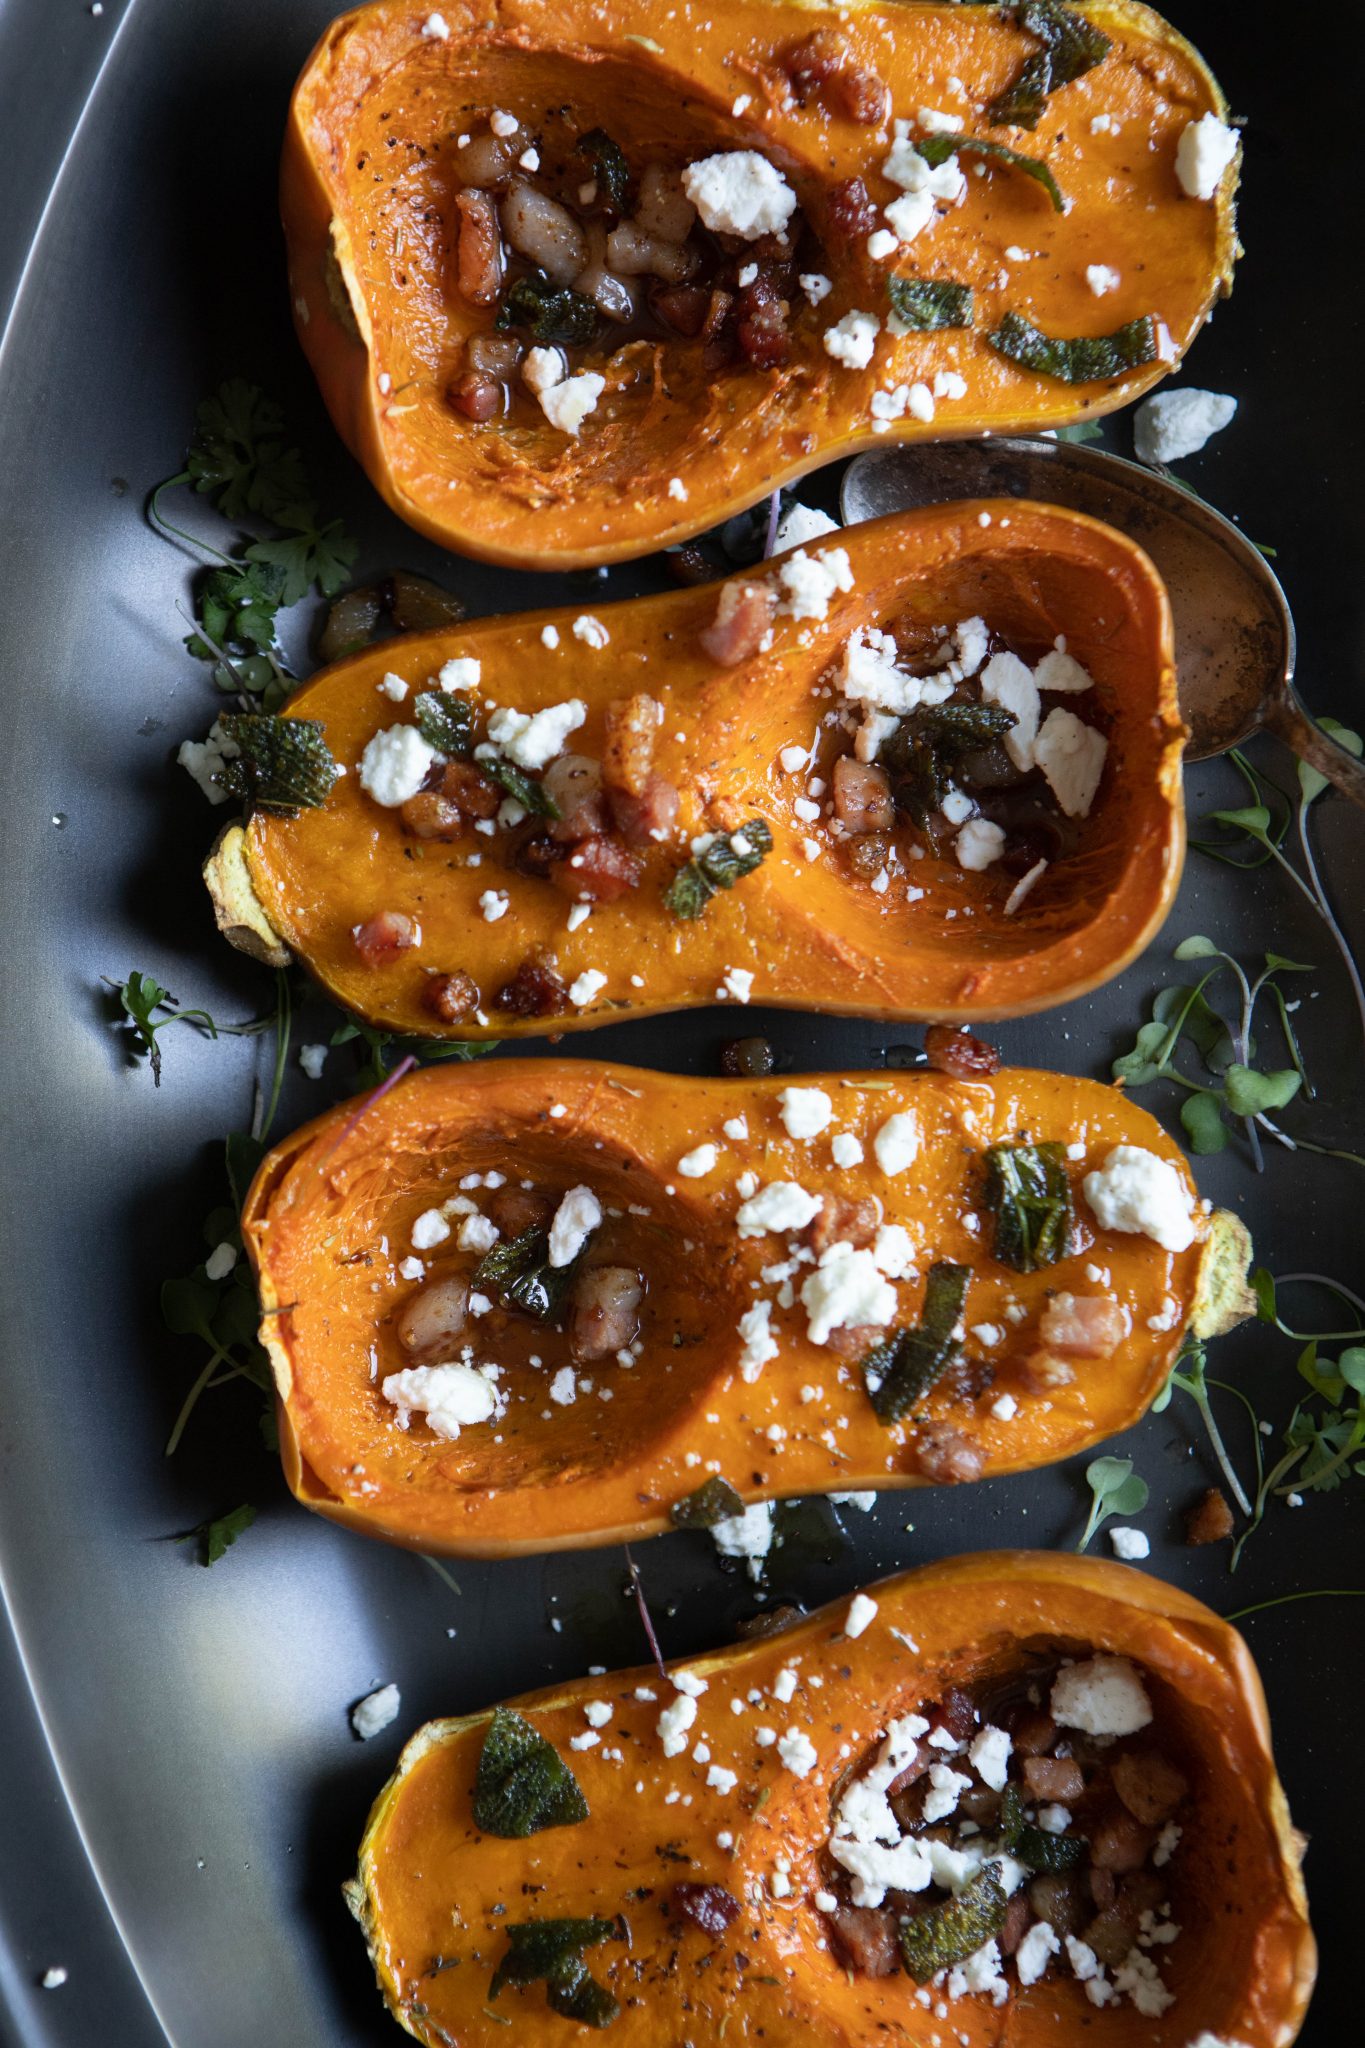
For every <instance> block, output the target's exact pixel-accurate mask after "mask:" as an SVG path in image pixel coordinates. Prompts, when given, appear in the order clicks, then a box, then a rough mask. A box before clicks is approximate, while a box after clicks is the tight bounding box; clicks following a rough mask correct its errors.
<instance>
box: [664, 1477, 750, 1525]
mask: <svg viewBox="0 0 1365 2048" xmlns="http://www.w3.org/2000/svg"><path fill="white" fill-rule="evenodd" d="M743 1513H744V1502H743V1501H742V1500H741V1499H740V1497H739V1495H738V1494H737V1493H736V1492H735V1489H734V1487H733V1486H731V1484H730V1482H729V1480H728V1479H722V1478H721V1476H720V1474H719V1472H716V1473H713V1474H712V1476H711V1477H710V1478H709V1479H708V1480H706V1482H705V1483H704V1484H703V1485H701V1486H699V1487H697V1489H696V1490H695V1492H693V1493H689V1494H686V1495H685V1496H684V1497H683V1499H682V1500H675V1501H674V1503H673V1505H672V1507H671V1508H670V1509H669V1511H668V1519H669V1521H670V1522H671V1523H672V1524H673V1527H674V1528H675V1529H714V1528H715V1526H716V1523H717V1522H728V1521H731V1520H732V1519H733V1518H734V1516H736V1515H742V1514H743Z"/></svg>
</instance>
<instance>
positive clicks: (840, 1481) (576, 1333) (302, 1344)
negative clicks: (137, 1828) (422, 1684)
mask: <svg viewBox="0 0 1365 2048" xmlns="http://www.w3.org/2000/svg"><path fill="white" fill-rule="evenodd" d="M243 1236H244V1239H245V1242H246V1246H247V1249H248V1252H249V1254H250V1256H251V1259H252V1261H253V1264H254V1266H255V1270H256V1274H257V1278H258V1281H259V1286H260V1297H261V1306H262V1310H263V1320H262V1325H261V1335H262V1341H263V1342H264V1343H265V1345H266V1347H267V1349H268V1351H269V1354H270V1358H271V1362H272V1365H273V1368H274V1372H275V1380H276V1386H277V1389H278V1394H279V1424H280V1442H281V1447H282V1452H283V1458H284V1466H285V1473H286V1477H287V1478H288V1481H289V1484H290V1486H291V1488H292V1489H293V1491H294V1493H295V1494H296V1496H297V1497H298V1498H299V1499H300V1500H301V1501H303V1502H304V1503H305V1504H306V1505H307V1506H309V1507H312V1508H316V1509H317V1510H318V1511H319V1512H320V1513H322V1514H325V1515H329V1516H331V1517H332V1518H333V1519H335V1520H337V1521H340V1522H344V1523H347V1524H349V1525H350V1526H351V1527H353V1528H356V1529H360V1530H362V1531H365V1532H367V1533H369V1534H371V1535H376V1536H382V1537H385V1538H387V1539H389V1540H390V1541H394V1542H399V1543H407V1544H411V1545H413V1546H415V1547H416V1548H418V1549H422V1550H429V1551H443V1552H449V1553H466V1554H473V1555H484V1556H500V1555H504V1554H509V1553H513V1552H522V1551H542V1550H552V1549H557V1548H567V1547H574V1546H581V1545H590V1544H601V1543H609V1542H615V1541H619V1540H620V1539H621V1538H623V1537H627V1536H638V1535H644V1534H647V1533H652V1532H656V1531H660V1530H663V1529H666V1528H667V1527H668V1526H669V1523H670V1519H677V1518H678V1516H679V1515H681V1516H683V1518H684V1519H687V1518H697V1519H709V1520H717V1519H719V1520H727V1519H729V1518H730V1516H731V1515H733V1514H736V1513H738V1511H739V1509H740V1507H741V1505H742V1504H744V1503H752V1502H759V1501H763V1500H768V1499H772V1498H776V1497H778V1496H781V1495H787V1494H800V1493H811V1492H823V1491H827V1490H829V1489H839V1490H843V1489H847V1488H856V1487H893V1486H921V1485H925V1484H927V1483H933V1482H945V1481H955V1480H964V1479H973V1478H976V1477H978V1476H979V1475H982V1474H991V1473H997V1472H1018V1471H1022V1470H1025V1469H1027V1468H1029V1467H1032V1466H1037V1465H1044V1464H1048V1463H1049V1462H1051V1461H1052V1460H1054V1459H1057V1458H1062V1457H1066V1456H1069V1455H1070V1454H1072V1453H1073V1452H1076V1451H1083V1450H1086V1449H1088V1448H1090V1447H1091V1446H1093V1445H1095V1444H1097V1443H1099V1442H1101V1441H1102V1440H1103V1439H1104V1438H1105V1437H1108V1436H1111V1435H1113V1434H1114V1433H1115V1432H1116V1431H1117V1430H1120V1429H1125V1428H1127V1426H1128V1425H1129V1424H1130V1423H1132V1422H1134V1421H1136V1419H1137V1418H1138V1417H1139V1416H1140V1415H1141V1414H1142V1413H1143V1411H1144V1409H1145V1408H1146V1407H1147V1405H1148V1403H1149V1402H1150V1401H1151V1400H1152V1399H1153V1398H1154V1396H1155V1395H1156V1394H1157V1393H1158V1391H1159V1390H1160V1388H1161V1387H1162V1386H1163V1385H1164V1383H1165V1380H1166V1376H1167V1374H1168V1372H1169V1369H1170V1366H1171V1363H1172V1360H1173V1359H1174V1357H1175V1355H1176V1352H1177V1350H1178V1348H1179V1346H1180V1343H1181V1339H1182V1336H1183V1335H1184V1333H1185V1331H1186V1330H1187V1329H1189V1330H1193V1331H1194V1332H1195V1333H1196V1334H1206V1335H1211V1334H1215V1333H1217V1332H1218V1331H1220V1330H1222V1329H1225V1328H1228V1327H1230V1326H1231V1325H1232V1324H1233V1323H1235V1322H1237V1321H1239V1320H1241V1319H1242V1317H1243V1316H1244V1315H1245V1314H1246V1313H1248V1312H1249V1310H1250V1308H1251V1306H1252V1304H1251V1301H1250V1297H1249V1295H1248V1293H1247V1289H1246V1286H1245V1280H1244V1275H1245V1271H1246V1265H1247V1258H1248V1252H1249V1245H1248V1242H1247V1238H1246V1233H1245V1231H1244V1230H1243V1228H1242V1226H1241V1225H1240V1224H1239V1223H1238V1222H1237V1220H1236V1219H1235V1218H1234V1217H1232V1216H1229V1215H1227V1214H1225V1213H1223V1212H1215V1213H1213V1214H1212V1215H1210V1214H1207V1213H1206V1212H1205V1209H1204V1207H1203V1206H1202V1205H1201V1204H1200V1203H1199V1202H1198V1199H1197V1196H1196V1193H1195V1189H1194V1186H1193V1183H1192V1181H1191V1179H1190V1176H1189V1171H1188V1169H1187V1167H1186V1165H1185V1162H1184V1160H1183V1159H1182V1157H1181V1155H1180V1153H1179V1151H1178V1149H1177V1148H1176V1146H1175V1145H1173V1144H1172V1142H1171V1140H1170V1139H1169V1138H1168V1137H1167V1136H1166V1135H1165V1133H1164V1132H1163V1131H1162V1130H1161V1128H1160V1126H1159V1125H1158V1124H1157V1123H1156V1122H1155V1121H1154V1120H1153V1118H1152V1117H1150V1116H1148V1115H1147V1114H1146V1112H1145V1111H1143V1110H1141V1109H1139V1108H1138V1107H1137V1106H1136V1105H1135V1104H1134V1103H1132V1102H1130V1101H1128V1100H1127V1099H1126V1097H1125V1096H1124V1095H1123V1094H1122V1093H1121V1092H1120V1091H1119V1090H1117V1089H1114V1088H1110V1087H1106V1086H1102V1085H1101V1084H1099V1083H1098V1082H1092V1081H1079V1080H1072V1079H1068V1078H1066V1077H1064V1076H1061V1075H1057V1074H1046V1073H1032V1072H1027V1071H1019V1072H1010V1071H1002V1072H1000V1073H998V1074H996V1075H994V1076H993V1077H991V1078H987V1079H983V1080H980V1081H960V1080H952V1079H950V1078H948V1077H947V1076H946V1075H943V1074H938V1073H929V1072H925V1073H920V1074H897V1075H894V1076H893V1075H890V1074H875V1075H874V1074H854V1075H843V1076H838V1077H834V1076H821V1077H816V1078H815V1079H814V1080H813V1081H811V1082H809V1083H804V1082H802V1083H784V1082H782V1081H779V1080H777V1079H774V1078H769V1079H766V1080H753V1081H749V1080H715V1081H710V1080H696V1079H690V1078H680V1077H678V1076H676V1075H661V1074H654V1073H649V1072H646V1071H644V1070H642V1069H637V1068H632V1067H605V1066H600V1065H596V1064H594V1063H590V1062H587V1061H582V1060H573V1061H556V1060H521V1059H517V1060H505V1061H497V1062H495V1063H493V1064H490V1065H487V1066H476V1067H472V1068H471V1067H462V1068H459V1069H454V1068H451V1067H446V1066H438V1067H431V1068H427V1069H425V1070H423V1071H421V1072H419V1073H415V1074H412V1075H410V1076H409V1077H408V1078H406V1079H404V1080H402V1081H400V1082H399V1083H398V1084H397V1085H394V1086H392V1087H391V1088H390V1089H389V1090H388V1092H387V1093H384V1094H383V1095H382V1096H380V1097H379V1098H378V1099H376V1100H372V1101H369V1102H368V1103H361V1104H355V1103H352V1104H347V1105H342V1106H341V1107H339V1108H337V1109H334V1110H332V1111H331V1112H329V1113H328V1114H327V1115H326V1116H323V1117H320V1118H318V1119H317V1120H316V1121H315V1122H314V1123H312V1124H309V1125H306V1126H305V1127H304V1128H303V1129H302V1130H301V1131H299V1132H298V1133H297V1134H296V1135H295V1136H294V1137H292V1138H289V1139H287V1140H285V1141H284V1142H283V1143H282V1144H280V1145H278V1146H276V1148H275V1149H274V1151H273V1152H271V1153H270V1155H269V1156H268V1158H267V1159H266V1161H265V1162H264V1164H263V1165H262V1167H261V1170H260V1173H259V1175H258V1176H257V1179H256V1181H255V1184H254V1186H253V1187H252V1189H251V1192H250V1196H249V1198H248V1201H247V1204H246V1208H245V1212H244V1216H243ZM720 1482H724V1484H723V1486H721V1485H720ZM703 1488H705V1489H707V1491H706V1493H705V1494H704V1496H703V1498H702V1500H701V1501H699V1502H698V1501H696V1500H694V1499H693V1496H695V1495H696V1494H697V1493H698V1492H699V1490H700V1489H703ZM718 1497H719V1500H718ZM708 1503H710V1504H711V1506H712V1507H713V1508H714V1509H715V1510H716V1511H715V1512H713V1513H711V1514H710V1515H708V1514H707V1506H708ZM725 1503H728V1506H727V1505H725Z"/></svg>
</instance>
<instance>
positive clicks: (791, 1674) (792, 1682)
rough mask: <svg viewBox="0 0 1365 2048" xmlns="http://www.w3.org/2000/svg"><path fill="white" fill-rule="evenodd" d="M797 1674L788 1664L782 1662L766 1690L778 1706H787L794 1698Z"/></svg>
mask: <svg viewBox="0 0 1365 2048" xmlns="http://www.w3.org/2000/svg"><path fill="white" fill-rule="evenodd" d="M797 1683H798V1681H797V1676H796V1673H795V1671H794V1670H793V1669H792V1667H791V1665H790V1664H784V1665H783V1666H782V1669H781V1670H780V1671H779V1672H778V1674H777V1676H776V1678H775V1679H774V1680H773V1682H772V1684H771V1685H770V1686H769V1687H768V1691H769V1692H770V1694H771V1695H772V1697H773V1698H774V1699H775V1700H776V1701H777V1702H778V1704H779V1705H780V1706H784V1707H788V1706H790V1705H791V1703H792V1701H793V1700H794V1699H795V1698H796V1687H797Z"/></svg>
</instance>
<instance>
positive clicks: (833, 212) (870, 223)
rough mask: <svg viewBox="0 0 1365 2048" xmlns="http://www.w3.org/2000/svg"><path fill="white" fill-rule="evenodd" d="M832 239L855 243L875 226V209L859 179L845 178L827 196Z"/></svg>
mask: <svg viewBox="0 0 1365 2048" xmlns="http://www.w3.org/2000/svg"><path fill="white" fill-rule="evenodd" d="M826 219H827V221H828V223H829V228H830V237H829V239H830V240H831V242H833V243H836V244H837V242H838V241H840V240H842V241H844V242H858V241H861V240H862V239H863V237H864V236H865V235H870V234H871V233H872V230H873V229H874V228H875V227H876V225H877V209H876V207H875V206H874V205H873V203H872V200H871V197H870V196H869V194H868V189H867V187H866V185H865V184H864V183H863V181H862V179H861V178H845V179H844V180H843V181H842V183H840V184H838V185H836V186H835V187H834V190H833V191H832V192H831V193H830V195H829V202H828V205H827V207H826Z"/></svg>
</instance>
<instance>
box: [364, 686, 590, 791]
mask: <svg viewBox="0 0 1365 2048" xmlns="http://www.w3.org/2000/svg"><path fill="white" fill-rule="evenodd" d="M587 715H588V707H587V705H586V704H584V702H583V700H582V699H581V698H580V697H568V698H566V699H565V700H564V702H563V703H562V704H547V705H546V707H545V709H544V710H543V711H536V712H533V713H528V712H525V711H513V710H497V711H494V712H493V713H492V715H491V716H490V718H489V720H488V741H489V743H490V744H491V745H492V746H493V747H495V748H496V749H498V750H499V751H500V752H501V753H504V754H506V756H507V757H508V759H509V760H511V761H515V762H516V764H517V766H518V768H526V769H529V770H530V771H531V772H532V773H534V772H535V771H536V770H537V769H540V768H547V767H548V766H549V764H550V762H551V761H553V760H554V759H555V757H556V755H559V754H562V753H563V751H564V747H565V744H566V742H567V740H568V737H569V734H570V733H571V732H577V731H578V728H579V726H580V725H582V724H583V722H584V721H585V719H586V718H587ZM400 729H401V730H411V728H396V730H400Z"/></svg>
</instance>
